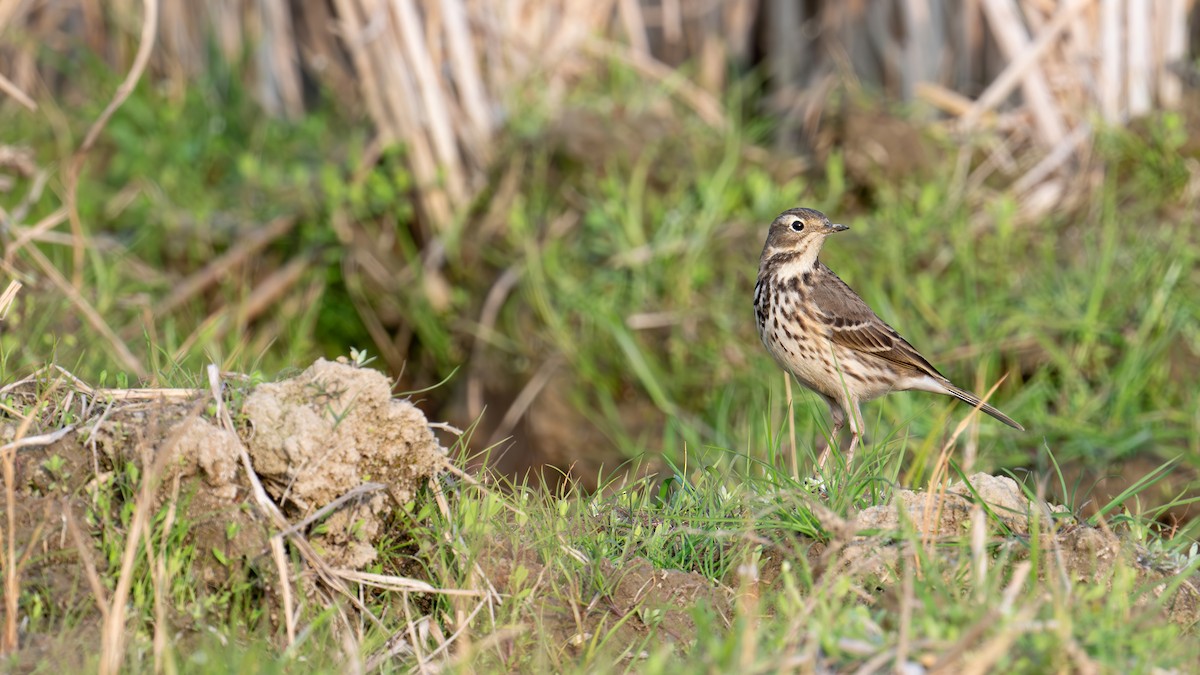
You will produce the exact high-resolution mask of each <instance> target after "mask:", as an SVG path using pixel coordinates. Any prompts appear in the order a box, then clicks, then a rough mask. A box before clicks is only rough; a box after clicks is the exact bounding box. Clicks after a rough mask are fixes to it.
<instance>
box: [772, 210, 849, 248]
mask: <svg viewBox="0 0 1200 675" xmlns="http://www.w3.org/2000/svg"><path fill="white" fill-rule="evenodd" d="M848 229H850V228H849V227H847V226H845V225H839V224H837V223H831V222H829V219H828V218H826V217H825V214H824V213H821V212H820V211H816V210H813V209H803V208H799V209H788V210H787V211H784V212H783V213H781V214H779V216H778V217H777V218H776V219H775V222H773V223H771V229H770V230H769V231H768V232H767V244H766V246H764V247H763V256H764V258H765V257H767V256H769V255H772V254H775V253H784V252H790V253H800V254H801V255H803V256H804V257H805V258H808V257H811V258H812V259H813V260H816V255H817V253H818V252H820V250H821V244H823V243H825V237H828V236H829V235H831V234H833V233H834V232H842V231H844V230H848Z"/></svg>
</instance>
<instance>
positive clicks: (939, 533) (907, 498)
mask: <svg viewBox="0 0 1200 675" xmlns="http://www.w3.org/2000/svg"><path fill="white" fill-rule="evenodd" d="M968 480H969V482H970V484H968V483H967V482H962V481H960V482H958V483H954V484H952V485H951V486H950V487H949V488H947V489H946V492H945V493H944V494H937V493H928V492H918V491H915V490H897V491H896V492H895V494H894V495H893V497H892V503H891V504H888V505H886V506H873V507H871V508H868V509H863V510H862V511H859V513H858V515H857V517H856V518H855V521H854V524H855V527H856V528H857V529H858V530H859V531H863V530H887V531H895V530H899V529H900V528H901V522H902V520H903V521H905V522H911V523H912V525H913V526H914V527H915V528H916V529H917V531H919V532H920V533H921V534H923V535H927V536H934V537H954V536H960V535H964V534H967V530H968V528H969V527H970V522H971V512H972V511H973V510H974V509H975V508H976V504H978V503H983V504H986V505H987V508H988V510H989V511H990V512H991V515H992V516H993V517H994V519H995V520H998V521H999V522H1001V523H1003V524H1004V526H1005V527H1007V528H1008V529H1009V531H1010V532H1012V533H1013V534H1028V533H1029V522H1030V516H1031V515H1032V514H1033V513H1034V511H1038V510H1040V511H1042V515H1043V516H1048V515H1050V514H1051V513H1061V512H1063V511H1065V510H1066V508H1065V507H1062V506H1056V505H1049V504H1040V503H1037V502H1033V501H1031V500H1030V499H1028V498H1027V497H1026V496H1025V495H1024V494H1023V493H1022V492H1021V487H1020V486H1019V485H1017V482H1016V481H1015V480H1013V479H1011V478H1009V477H1008V476H991V475H988V474H986V473H977V474H975V475H973V476H971V477H970V479H968ZM976 495H978V500H977V499H976Z"/></svg>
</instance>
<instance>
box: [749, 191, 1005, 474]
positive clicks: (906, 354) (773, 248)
mask: <svg viewBox="0 0 1200 675" xmlns="http://www.w3.org/2000/svg"><path fill="white" fill-rule="evenodd" d="M847 229H849V228H848V227H846V226H845V225H836V224H834V223H831V222H829V219H828V218H826V217H825V214H823V213H821V212H820V211H814V210H812V209H791V210H789V211H784V212H783V213H781V214H779V217H778V218H776V219H775V222H773V223H771V230H770V231H769V232H768V233H767V243H766V245H765V246H763V252H762V257H761V258H759V261H758V283H757V284H755V286H754V315H755V319H756V322H755V323H756V325H757V326H758V336H759V337H760V338H762V341H763V344H764V345H766V347H767V351H769V352H771V356H774V357H775V360H776V361H778V362H779V365H781V366H783V367H784V369H785V370H787V371H788V372H789V373H791V374H792V375H794V376H795V377H796V379H797V380H798V381H799V382H800V384H803V385H804V386H805V387H808V388H809V389H811V390H813V391H815V392H817V394H819V395H820V396H821V398H823V399H825V403H827V404H828V405H829V412H830V414H831V415H832V416H833V436H834V438H835V439H836V438H837V434H838V431H840V430H841V428H842V427H843V426H845V424H846V422H847V413H849V422H850V433H851V437H850V449H849V451H848V452H847V454H846V463H847V464H849V463H850V460H851V459H852V458H853V456H854V449H855V448H856V447H857V446H858V441H859V437H860V436H861V435H862V432H863V420H862V411H861V410H859V404H860V403H861V402H863V401H870V400H872V399H875V398H879V397H880V396H883V395H884V394H887V393H889V392H893V391H906V390H917V391H929V392H933V393H935V394H945V395H947V396H953V397H955V398H957V399H959V400H960V401H963V402H965V403H967V404H969V405H972V406H978V407H979V409H980V410H982V411H983V412H985V413H987V414H989V415H991V416H992V417H995V418H996V419H998V420H1000V421H1001V422H1004V423H1005V424H1007V425H1008V426H1010V427H1013V428H1014V429H1020V430H1022V431H1023V430H1024V427H1022V426H1021V425H1020V424H1017V423H1016V422H1014V421H1013V420H1012V419H1011V418H1010V417H1008V416H1007V415H1005V414H1004V413H1002V412H1000V411H999V410H996V409H995V408H993V407H992V406H990V405H988V404H986V403H983V404H981V403H980V401H979V397H978V396H976V395H975V394H972V393H971V392H969V391H966V390H964V389H960V388H959V387H956V386H955V385H954V384H953V383H952V382H950V380H948V379H946V377H945V376H944V375H942V374H941V373H939V372H938V371H937V369H936V368H934V367H933V366H932V365H931V364H930V363H929V361H926V360H925V357H923V356H921V355H920V354H919V353H917V350H916V349H913V346H912V345H910V344H908V342H907V341H906V340H905V339H904V338H902V337H900V334H899V333H897V332H896V331H895V330H894V329H893V328H892V327H891V326H889V325H887V324H886V323H884V322H883V320H882V319H880V318H879V317H878V316H876V315H875V312H873V311H871V308H870V307H868V306H867V303H865V302H863V299H862V298H860V297H858V294H857V293H855V292H854V291H853V290H852V289H851V288H850V287H849V286H847V285H846V283H845V282H844V281H842V280H841V279H839V278H838V276H837V275H836V274H834V273H833V270H831V269H829V268H828V267H826V266H825V264H824V263H822V262H821V261H820V260H818V259H817V255H818V254H819V253H820V252H821V245H822V244H824V243H825V237H827V236H829V235H831V234H833V233H834V232H841V231H843V230H847ZM831 445H832V443H831ZM828 456H829V448H826V449H825V451H824V452H823V453H821V457H820V459H819V460H818V464H819V465H822V466H823V465H824V464H825V460H826V458H827V457H828Z"/></svg>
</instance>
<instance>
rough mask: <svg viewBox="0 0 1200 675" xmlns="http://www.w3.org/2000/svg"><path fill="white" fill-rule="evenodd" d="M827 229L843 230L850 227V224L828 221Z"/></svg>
mask: <svg viewBox="0 0 1200 675" xmlns="http://www.w3.org/2000/svg"><path fill="white" fill-rule="evenodd" d="M829 229H830V230H833V231H834V232H845V231H846V230H848V229H850V226H849V225H842V224H841V223H830V224H829Z"/></svg>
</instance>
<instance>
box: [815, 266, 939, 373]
mask: <svg viewBox="0 0 1200 675" xmlns="http://www.w3.org/2000/svg"><path fill="white" fill-rule="evenodd" d="M816 273H817V274H818V278H817V280H816V283H814V284H812V287H811V289H810V290H811V293H812V302H813V304H814V305H816V307H817V319H818V320H820V321H821V323H823V324H824V328H825V329H826V330H827V335H828V337H829V339H830V340H833V341H834V342H835V343H836V344H839V345H841V346H843V347H846V348H849V349H853V350H854V351H857V352H861V353H864V354H871V355H872V356H878V357H879V358H881V359H885V360H887V361H891V362H892V363H894V364H896V365H898V366H903V367H906V368H912V369H913V370H916V371H919V372H923V373H925V374H926V375H930V376H932V377H934V378H937V379H939V380H945V379H946V377H945V376H944V375H942V374H941V373H939V372H938V371H937V368H934V367H933V364H931V363H929V361H926V360H925V357H924V356H921V354H920V353H919V352H917V350H916V349H915V348H913V346H912V345H910V344H909V343H908V341H907V340H905V339H904V338H902V337H900V334H899V333H897V332H896V331H895V329H893V328H892V327H891V326H889V325H887V324H886V323H884V322H883V319H880V318H879V316H878V315H876V314H875V312H873V311H872V310H871V308H870V307H868V306H867V303H865V302H863V299H862V298H860V297H858V294H857V293H855V292H854V289H852V288H850V287H849V286H848V285H846V282H844V281H842V280H841V279H839V278H838V276H837V275H836V274H834V273H833V271H832V270H830V269H829V268H828V267H826V266H825V265H824V264H821V265H819V266H818V270H817V272H816Z"/></svg>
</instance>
